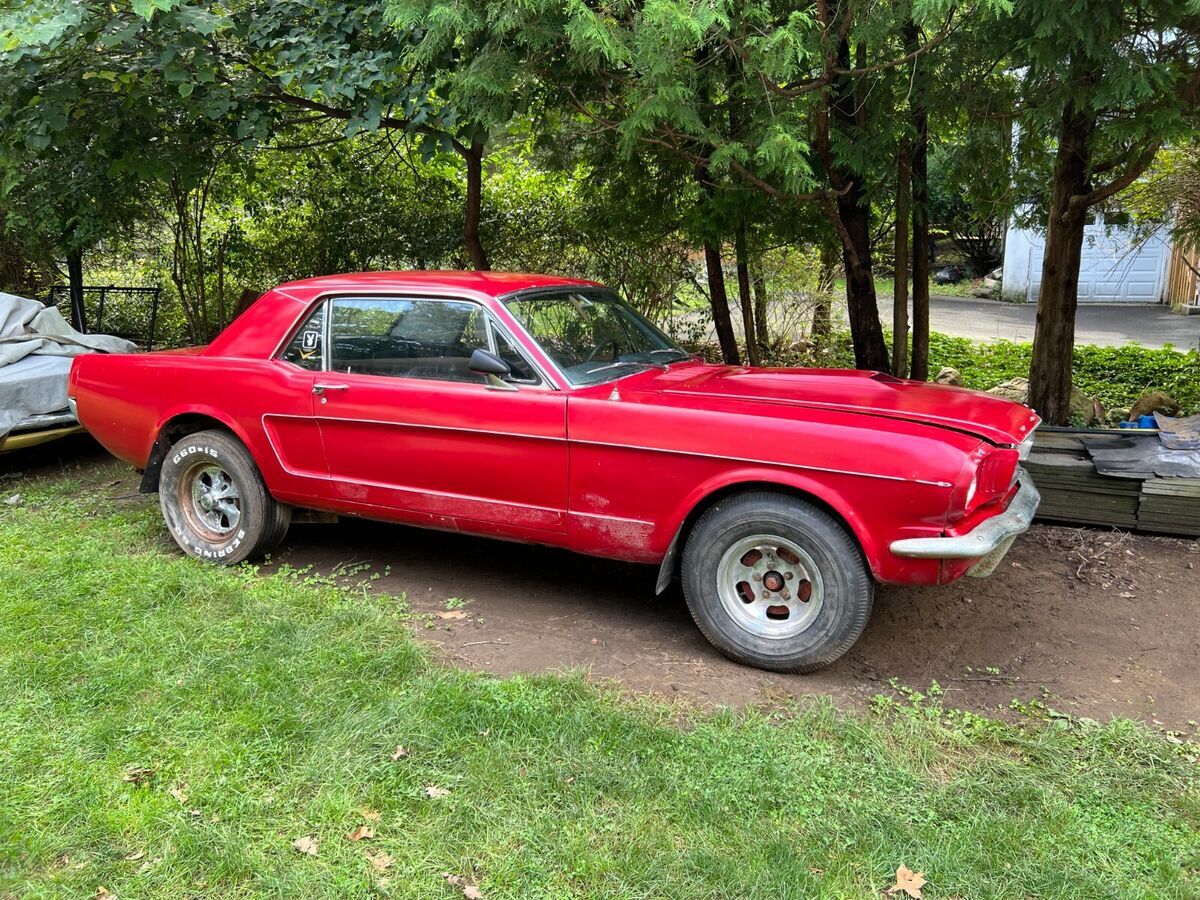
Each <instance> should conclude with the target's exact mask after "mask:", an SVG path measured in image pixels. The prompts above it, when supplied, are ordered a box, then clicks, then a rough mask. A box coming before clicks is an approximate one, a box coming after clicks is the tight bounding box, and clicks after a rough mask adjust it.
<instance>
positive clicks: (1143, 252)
mask: <svg viewBox="0 0 1200 900" xmlns="http://www.w3.org/2000/svg"><path fill="white" fill-rule="evenodd" d="M1044 253H1045V244H1044V243H1038V244H1035V245H1033V246H1032V247H1030V248H1029V267H1030V268H1029V271H1030V274H1031V276H1032V277H1033V278H1037V279H1040V278H1041V272H1042V259H1043V256H1044ZM1167 260H1168V253H1167V243H1166V241H1165V240H1163V239H1162V237H1161V236H1159V235H1155V236H1153V237H1151V238H1150V239H1148V240H1145V241H1144V242H1143V243H1141V244H1140V245H1139V244H1138V243H1137V242H1136V241H1135V239H1134V237H1133V235H1131V234H1130V232H1129V231H1127V230H1126V229H1123V228H1112V229H1105V227H1104V225H1103V224H1097V225H1088V226H1087V227H1086V228H1085V230H1084V237H1083V253H1082V257H1081V260H1080V265H1079V302H1080V303H1158V302H1159V298H1160V297H1161V296H1162V291H1163V277H1164V276H1165V274H1166V269H1167ZM1039 286H1040V285H1033V286H1032V287H1031V291H1030V297H1029V299H1030V300H1033V301H1036V300H1037V297H1038V293H1039V291H1038V287H1039Z"/></svg>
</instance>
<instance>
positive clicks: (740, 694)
mask: <svg viewBox="0 0 1200 900" xmlns="http://www.w3.org/2000/svg"><path fill="white" fill-rule="evenodd" d="M60 443H61V444H63V446H62V447H61V448H60V449H58V450H56V451H53V452H47V451H43V452H42V453H40V454H38V455H37V456H36V457H32V456H26V457H20V456H15V457H14V456H12V455H10V456H9V457H7V458H6V457H0V494H2V495H3V496H5V497H7V496H9V495H10V494H11V493H12V492H14V491H17V490H19V489H20V482H21V481H22V480H23V479H24V478H28V477H30V476H34V475H44V476H51V477H52V475H53V473H54V472H55V471H58V470H59V469H60V468H61V465H62V463H63V462H67V463H68V464H69V465H70V466H71V468H75V467H76V466H78V467H79V468H78V469H77V471H78V472H79V473H80V474H81V475H82V477H83V478H84V479H85V480H90V481H92V482H93V483H95V484H96V485H97V488H98V489H100V490H105V491H109V492H111V494H112V495H113V496H114V497H123V498H124V499H125V500H126V502H139V501H138V500H137V499H135V496H134V495H133V494H132V492H133V491H135V490H136V487H137V479H136V476H135V475H134V473H133V472H132V470H130V473H129V476H128V477H126V478H122V479H121V481H120V482H119V483H116V484H112V483H111V482H112V480H113V475H112V472H113V469H112V468H111V467H110V466H109V465H108V463H109V462H110V458H109V457H107V456H106V455H105V454H104V453H103V452H102V451H100V450H99V449H98V448H96V447H95V445H94V444H91V443H90V442H87V441H75V442H72V443H66V442H60ZM56 454H57V455H56ZM58 457H64V458H63V459H62V460H61V461H59V459H58ZM18 468H23V469H24V474H23V475H22V476H18V477H13V473H14V471H15V470H16V469H18ZM3 473H7V474H3ZM118 477H120V476H118ZM145 499H146V500H149V499H150V498H145ZM276 560H277V561H280V562H283V561H286V562H287V563H289V564H291V565H292V566H296V567H302V566H307V565H309V564H311V565H313V566H314V567H315V568H316V570H317V571H319V572H322V573H327V572H330V571H331V570H334V569H338V568H341V569H342V570H343V571H344V570H345V569H347V568H353V569H355V570H358V574H357V576H356V577H358V578H362V577H363V573H365V572H378V573H380V576H381V577H380V578H379V579H378V580H377V581H374V582H373V584H374V586H375V588H376V589H378V590H380V591H385V592H388V593H392V594H396V595H400V594H404V595H405V596H406V597H407V599H408V601H409V602H410V604H411V605H412V608H413V610H414V612H415V613H417V614H419V615H420V616H422V619H421V621H423V622H424V623H426V624H427V625H429V626H430V627H428V628H421V627H420V626H418V628H417V632H418V636H419V637H423V638H425V639H427V640H430V641H432V642H434V643H436V644H437V645H438V646H439V647H440V648H441V650H442V652H443V653H444V655H445V656H446V658H447V659H448V660H449V661H451V662H453V663H454V664H456V665H460V666H464V667H466V668H470V669H478V670H484V671H488V672H493V673H497V674H502V675H503V674H510V673H515V672H553V671H563V670H567V669H584V670H587V671H588V672H590V673H591V674H592V675H593V676H595V677H599V678H608V679H615V680H616V681H617V682H619V683H620V684H622V685H623V686H625V687H626V688H628V689H630V690H632V691H635V692H641V691H647V692H652V693H656V694H662V695H666V696H668V697H681V698H684V699H686V700H689V701H693V702H698V703H700V704H702V705H720V704H725V705H734V706H741V705H745V704H758V703H768V704H769V703H773V702H778V701H780V700H781V699H783V698H787V697H802V696H805V695H812V694H825V695H829V696H831V697H832V698H833V699H834V700H835V702H837V703H839V704H841V705H847V706H857V705H860V704H862V703H864V702H866V701H867V700H869V698H870V697H872V696H873V695H875V694H877V693H880V692H881V691H886V690H888V682H889V680H890V679H892V678H895V679H897V680H898V681H899V682H901V683H902V684H905V685H908V686H911V687H914V688H917V689H924V688H926V687H928V685H929V684H930V682H931V681H937V682H938V683H939V684H941V685H942V686H943V687H944V688H945V689H946V690H947V703H948V704H950V705H953V706H956V707H960V708H966V709H973V710H977V711H980V712H985V713H991V714H996V713H997V712H998V711H1001V710H1007V709H1008V707H1009V704H1010V702H1011V701H1012V700H1013V699H1020V700H1033V699H1038V700H1041V701H1042V702H1044V703H1046V704H1047V705H1048V706H1050V707H1052V708H1054V709H1056V710H1060V711H1062V712H1065V713H1069V714H1072V715H1081V716H1090V717H1092V718H1096V719H1107V718H1109V717H1110V716H1125V717H1130V718H1137V719H1142V720H1144V721H1145V722H1147V723H1149V724H1152V725H1156V726H1159V727H1163V728H1167V729H1177V730H1180V731H1184V732H1187V733H1192V732H1194V731H1195V730H1196V726H1195V724H1194V723H1195V722H1196V721H1197V720H1200V666H1198V665H1197V664H1196V656H1197V648H1198V647H1200V541H1195V540H1176V539H1172V538H1162V537H1149V536H1145V535H1133V534H1127V533H1121V532H1116V531H1103V530H1098V529H1082V528H1063V527H1053V526H1048V525H1037V526H1035V527H1034V529H1032V530H1031V531H1030V532H1029V533H1028V534H1026V535H1024V536H1023V537H1022V538H1020V539H1019V540H1018V541H1017V543H1016V544H1015V545H1014V547H1013V549H1012V551H1011V552H1010V554H1009V555H1008V557H1007V558H1006V559H1005V560H1004V562H1003V564H1002V565H1001V566H1000V568H999V569H998V570H997V571H996V573H995V574H993V575H992V576H991V577H990V578H986V579H971V578H968V579H963V580H962V581H960V582H959V583H957V584H954V585H950V586H948V587H942V588H922V589H917V588H904V587H893V586H882V587H880V588H879V589H878V591H877V593H876V598H875V610H874V613H873V615H872V617H871V621H870V623H869V624H868V626H867V630H866V633H865V634H864V635H863V637H862V639H861V640H860V641H859V643H858V644H857V645H856V646H855V647H854V648H853V649H852V650H851V651H850V652H849V653H848V654H847V655H846V656H845V657H844V658H843V659H841V660H840V661H839V662H838V663H836V664H835V665H834V666H833V667H831V668H830V669H827V670H825V671H822V672H819V673H817V674H813V675H804V676H800V675H776V674H772V673H767V672H761V671H757V670H755V669H749V668H745V667H742V666H739V665H737V664H735V663H732V662H729V661H728V660H726V659H724V658H723V657H722V656H720V655H719V654H718V653H717V652H716V651H715V650H714V649H713V648H712V647H711V646H709V644H708V643H707V642H706V641H705V639H704V638H703V636H702V635H701V634H700V632H699V631H698V630H697V629H696V627H695V626H694V625H693V623H692V621H691V618H690V616H689V614H688V611H687V607H686V605H685V604H684V601H683V596H682V594H681V592H680V590H679V588H678V585H677V584H676V585H674V586H673V587H672V588H671V589H670V590H668V591H667V592H666V593H665V594H664V595H662V596H660V597H656V596H655V595H654V581H655V576H656V571H655V570H654V569H653V568H651V567H643V566H634V565H627V564H622V563H615V562H609V561H605V560H599V559H592V558H588V557H582V556H577V555H573V554H570V553H567V552H565V551H559V550H553V549H549V548H543V547H532V546H524V545H519V544H511V543H502V542H498V541H489V540H483V539H478V538H472V537H466V536H461V535H452V534H444V533H436V532H427V531H421V530H417V529H412V528H404V527H399V526H393V525H384V524H378V523H373V522H364V521H354V520H343V521H342V522H340V523H338V524H298V525H295V526H293V528H292V531H291V533H290V534H289V536H288V538H287V540H286V541H285V543H284V545H283V547H282V548H281V549H280V552H279V553H277V554H276ZM438 613H443V614H445V613H449V615H448V616H445V617H439V616H438Z"/></svg>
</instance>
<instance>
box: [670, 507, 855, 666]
mask: <svg viewBox="0 0 1200 900" xmlns="http://www.w3.org/2000/svg"><path fill="white" fill-rule="evenodd" d="M682 568H683V573H682V574H683V593H684V596H685V597H686V598H687V604H688V609H690V610H691V613H692V618H694V619H695V620H696V624H697V625H698V626H699V627H700V630H701V631H702V632H704V635H705V637H707V638H708V639H709V641H711V642H712V643H713V645H714V646H715V647H716V648H717V649H718V650H720V651H721V652H722V653H724V654H725V655H726V656H728V657H729V658H730V659H733V660H736V661H737V662H740V663H744V664H746V665H751V666H756V667H757V668H760V669H771V670H774V671H777V672H811V671H814V670H815V669H819V668H822V667H824V666H827V665H829V664H830V663H832V662H833V661H834V660H836V659H837V658H838V657H840V656H841V655H842V654H843V653H845V652H846V651H847V650H849V649H850V647H851V646H852V645H853V644H854V642H855V641H856V640H858V638H859V635H861V634H862V632H863V629H864V628H865V627H866V624H867V618H868V617H869V616H870V614H871V604H872V599H873V594H874V582H873V580H872V578H871V573H870V571H869V569H868V568H867V565H866V562H865V561H864V560H863V556H862V552H861V551H860V550H859V547H858V545H857V543H856V542H855V541H854V539H853V538H852V537H851V536H850V535H849V534H848V533H847V532H846V530H845V528H844V527H843V526H842V525H841V523H840V522H838V521H837V520H835V519H834V518H833V517H832V516H830V515H829V514H828V513H827V512H825V511H824V510H823V509H820V508H819V507H817V506H815V505H813V504H811V503H806V502H804V501H803V500H799V499H796V498H793V497H787V496H784V495H781V494H771V493H747V494H739V495H736V496H733V497H730V498H728V499H725V500H721V501H719V502H718V503H717V504H716V505H715V506H713V507H712V509H710V510H708V511H707V512H706V513H704V515H703V516H701V517H700V519H699V521H697V522H696V525H695V527H694V528H693V529H692V532H691V534H690V535H689V536H688V541H687V544H686V546H685V547H684V553H683V565H682Z"/></svg>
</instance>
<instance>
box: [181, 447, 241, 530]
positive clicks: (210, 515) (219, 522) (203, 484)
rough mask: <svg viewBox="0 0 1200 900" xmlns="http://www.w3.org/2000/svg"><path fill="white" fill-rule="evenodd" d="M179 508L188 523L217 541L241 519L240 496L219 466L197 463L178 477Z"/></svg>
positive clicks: (230, 478)
mask: <svg viewBox="0 0 1200 900" xmlns="http://www.w3.org/2000/svg"><path fill="white" fill-rule="evenodd" d="M179 493H180V497H179V501H180V502H179V507H180V509H181V510H182V511H183V513H184V515H185V516H186V518H187V520H188V525H189V526H191V527H192V528H193V529H195V530H196V531H197V532H198V533H199V534H201V535H203V536H204V537H205V538H206V539H208V540H213V541H221V540H223V539H224V538H225V537H226V536H228V535H229V534H230V533H231V532H232V531H234V530H235V529H236V528H237V527H238V525H239V524H240V523H241V521H242V498H241V494H240V492H239V490H238V486H237V483H236V482H235V481H234V480H233V477H232V476H231V475H230V474H229V473H228V472H226V471H225V470H224V469H223V468H221V467H220V466H219V465H216V464H214V463H205V462H200V463H198V464H197V465H195V466H192V467H191V468H190V469H189V470H188V471H187V472H185V473H184V476H183V477H182V478H181V479H180V480H179Z"/></svg>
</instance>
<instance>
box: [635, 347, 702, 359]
mask: <svg viewBox="0 0 1200 900" xmlns="http://www.w3.org/2000/svg"><path fill="white" fill-rule="evenodd" d="M655 353H674V354H676V355H678V356H679V358H680V359H691V358H692V354H690V353H688V352H687V351H686V350H680V349H678V348H676V347H664V348H662V349H661V350H651V351H649V352H648V353H647V354H646V355H647V356H653V355H654V354H655Z"/></svg>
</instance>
